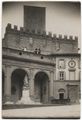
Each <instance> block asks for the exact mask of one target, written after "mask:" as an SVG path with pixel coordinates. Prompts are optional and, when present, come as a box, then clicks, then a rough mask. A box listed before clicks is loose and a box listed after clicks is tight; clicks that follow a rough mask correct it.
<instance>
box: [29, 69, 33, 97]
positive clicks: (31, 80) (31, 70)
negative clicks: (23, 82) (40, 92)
mask: <svg viewBox="0 0 82 120" xmlns="http://www.w3.org/2000/svg"><path fill="white" fill-rule="evenodd" d="M29 82H30V96H31V98H32V99H34V76H33V69H30V80H29Z"/></svg>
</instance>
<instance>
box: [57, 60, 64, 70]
mask: <svg viewBox="0 0 82 120" xmlns="http://www.w3.org/2000/svg"><path fill="white" fill-rule="evenodd" d="M58 68H59V69H65V61H64V59H60V60H59V65H58Z"/></svg>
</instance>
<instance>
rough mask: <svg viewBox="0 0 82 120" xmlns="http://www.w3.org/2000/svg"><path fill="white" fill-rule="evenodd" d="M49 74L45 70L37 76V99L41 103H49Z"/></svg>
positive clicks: (35, 83) (35, 84)
mask: <svg viewBox="0 0 82 120" xmlns="http://www.w3.org/2000/svg"><path fill="white" fill-rule="evenodd" d="M48 81H49V78H48V75H47V74H46V73H44V72H39V73H37V74H36V76H35V82H34V87H35V100H36V101H38V102H41V103H48V97H49V89H48V86H49V85H48Z"/></svg>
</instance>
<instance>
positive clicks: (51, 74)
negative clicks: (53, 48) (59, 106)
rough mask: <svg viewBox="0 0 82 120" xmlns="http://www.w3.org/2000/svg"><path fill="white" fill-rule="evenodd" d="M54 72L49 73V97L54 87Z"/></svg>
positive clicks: (51, 95)
mask: <svg viewBox="0 0 82 120" xmlns="http://www.w3.org/2000/svg"><path fill="white" fill-rule="evenodd" d="M53 80H54V72H53V71H51V72H50V97H53V87H54V82H53Z"/></svg>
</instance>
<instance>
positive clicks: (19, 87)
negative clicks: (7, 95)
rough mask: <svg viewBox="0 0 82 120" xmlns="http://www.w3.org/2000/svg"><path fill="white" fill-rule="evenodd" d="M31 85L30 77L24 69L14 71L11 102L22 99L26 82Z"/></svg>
mask: <svg viewBox="0 0 82 120" xmlns="http://www.w3.org/2000/svg"><path fill="white" fill-rule="evenodd" d="M26 81H27V82H28V84H29V76H28V73H27V71H25V70H24V69H20V68H17V69H14V71H13V72H12V74H11V101H13V102H17V101H19V100H20V99H21V97H22V91H23V86H24V82H26Z"/></svg>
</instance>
